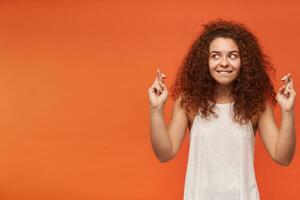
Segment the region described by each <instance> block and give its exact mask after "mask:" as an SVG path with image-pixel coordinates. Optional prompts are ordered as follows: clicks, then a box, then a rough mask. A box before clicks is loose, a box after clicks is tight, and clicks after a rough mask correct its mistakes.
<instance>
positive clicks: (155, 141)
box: [150, 108, 172, 162]
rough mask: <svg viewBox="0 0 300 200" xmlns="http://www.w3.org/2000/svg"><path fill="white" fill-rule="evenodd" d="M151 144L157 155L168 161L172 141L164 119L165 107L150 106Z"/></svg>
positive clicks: (160, 158) (162, 160)
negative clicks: (154, 107)
mask: <svg viewBox="0 0 300 200" xmlns="http://www.w3.org/2000/svg"><path fill="white" fill-rule="evenodd" d="M150 134H151V144H152V148H153V151H154V153H155V155H156V157H157V158H158V159H159V160H160V161H161V162H165V161H167V160H168V159H169V158H170V156H171V154H172V143H171V140H170V138H169V135H168V132H167V127H166V124H165V121H164V116H163V109H152V108H150Z"/></svg>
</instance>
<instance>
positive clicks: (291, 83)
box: [288, 77, 294, 88]
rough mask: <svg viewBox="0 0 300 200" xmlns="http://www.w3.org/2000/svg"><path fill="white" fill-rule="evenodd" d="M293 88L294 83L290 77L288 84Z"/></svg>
mask: <svg viewBox="0 0 300 200" xmlns="http://www.w3.org/2000/svg"><path fill="white" fill-rule="evenodd" d="M288 85H289V86H290V87H291V88H294V83H293V80H292V78H291V77H290V79H289V84H288Z"/></svg>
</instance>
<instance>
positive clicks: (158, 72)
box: [157, 69, 167, 82]
mask: <svg viewBox="0 0 300 200" xmlns="http://www.w3.org/2000/svg"><path fill="white" fill-rule="evenodd" d="M157 77H158V80H159V81H160V82H164V79H165V78H167V76H166V75H165V74H164V73H162V72H161V71H160V70H159V69H157Z"/></svg>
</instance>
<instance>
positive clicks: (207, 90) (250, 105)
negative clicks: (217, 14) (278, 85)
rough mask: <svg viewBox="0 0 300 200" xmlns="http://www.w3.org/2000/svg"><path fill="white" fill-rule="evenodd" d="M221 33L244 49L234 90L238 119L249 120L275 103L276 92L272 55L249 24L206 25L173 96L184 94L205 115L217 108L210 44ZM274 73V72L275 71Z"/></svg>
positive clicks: (184, 103) (223, 22)
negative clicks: (267, 54) (260, 42)
mask: <svg viewBox="0 0 300 200" xmlns="http://www.w3.org/2000/svg"><path fill="white" fill-rule="evenodd" d="M217 37H224V38H231V39H233V40H234V41H235V42H236V44H237V46H238V48H239V51H240V58H241V70H240V73H239V75H238V77H237V79H236V80H235V81H234V83H233V89H232V91H231V94H232V97H233V99H234V106H233V110H234V119H235V120H236V121H238V122H239V123H243V122H247V121H248V120H251V119H252V118H253V117H256V116H258V115H259V113H260V112H262V111H263V110H265V106H266V102H267V101H269V102H271V105H272V106H275V104H276V103H277V101H276V98H275V97H276V93H275V92H274V87H273V84H272V81H271V79H270V75H272V74H275V69H274V68H273V67H272V64H271V62H270V59H269V58H268V57H267V56H266V55H265V54H264V53H263V52H262V48H261V47H260V45H259V43H258V40H257V38H256V36H255V35H253V34H252V33H251V32H250V31H249V30H248V28H247V27H245V25H243V24H241V23H237V22H234V21H228V20H223V19H217V20H214V21H211V22H209V23H207V24H204V25H203V30H202V32H201V34H200V36H199V37H197V39H196V40H195V41H194V43H193V44H192V46H191V48H190V49H189V51H188V53H187V55H186V56H185V58H184V60H183V62H182V64H181V66H180V68H179V70H178V72H177V75H176V78H175V82H174V83H173V85H172V86H171V92H170V96H171V97H172V99H173V100H175V99H177V98H178V97H179V96H180V97H181V101H180V105H181V107H184V108H185V109H186V110H187V111H189V112H190V111H191V112H193V113H194V114H198V113H199V112H200V114H201V117H205V118H207V117H208V116H209V115H210V114H213V115H214V116H215V117H217V114H216V113H215V112H214V111H213V107H214V106H215V104H216V101H215V99H214V93H215V80H214V79H213V78H212V77H211V75H210V73H209V68H208V58H209V44H210V42H211V41H212V40H214V39H215V38H217ZM271 73H272V74H271Z"/></svg>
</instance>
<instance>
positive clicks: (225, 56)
mask: <svg viewBox="0 0 300 200" xmlns="http://www.w3.org/2000/svg"><path fill="white" fill-rule="evenodd" d="M274 71H275V70H274V68H273V67H272V65H271V63H270V62H269V60H268V58H267V56H266V55H265V54H264V53H263V52H262V49H261V47H260V45H259V43H258V41H257V39H256V37H255V36H254V35H253V34H252V33H251V32H250V31H249V30H248V29H247V27H245V26H244V25H243V24H240V23H236V22H233V21H225V20H216V21H212V22H209V23H207V24H205V25H203V31H202V32H201V34H200V36H199V37H198V38H197V39H196V40H195V42H194V43H193V45H192V46H191V48H190V50H189V52H188V54H187V55H186V57H185V59H184V61H183V63H182V65H181V67H180V69H179V71H178V73H177V76H176V80H175V82H174V84H173V86H172V88H171V91H172V92H171V96H172V98H173V99H174V100H175V103H174V106H173V112H172V118H171V121H170V123H169V124H168V126H167V125H166V124H165V122H164V117H163V107H164V104H165V102H166V100H167V98H168V90H167V87H166V85H165V84H164V82H163V80H164V78H166V76H165V75H164V74H163V73H161V72H160V71H159V70H158V72H157V73H158V74H157V77H156V79H155V81H154V83H153V85H152V86H151V87H150V88H149V90H148V96H149V101H150V113H151V117H150V132H151V144H152V148H153V151H154V153H155V155H156V157H157V158H158V159H159V161H161V162H166V161H169V160H171V159H172V158H174V156H175V155H176V153H177V152H178V150H179V148H180V146H181V144H182V141H183V138H184V134H185V132H186V128H187V127H189V130H190V135H189V136H190V148H189V157H188V166H187V171H186V177H185V188H184V199H185V200H196V199H197V200H199V199H200V200H202V199H203V200H214V199H216V200H217V199H222V200H248V199H251V200H258V199H260V195H259V190H258V187H257V181H256V177H255V171H254V165H253V157H254V155H253V154H254V143H255V133H256V132H257V130H258V131H259V133H260V134H261V138H262V141H263V143H264V145H265V147H266V150H267V151H268V153H269V155H270V156H271V158H272V159H273V160H274V161H275V162H276V163H278V164H279V165H282V166H287V165H289V163H290V162H291V161H292V159H293V156H294V152H295V146H296V137H295V127H294V103H295V96H296V92H295V90H294V86H293V81H292V79H291V75H290V74H287V75H286V76H285V77H284V78H283V79H282V80H283V81H284V84H283V85H282V86H281V87H280V89H279V90H278V92H277V94H276V93H275V92H274V88H273V85H272V82H271V79H270V75H271V74H270V73H271V72H274ZM277 103H278V104H279V106H280V108H281V116H282V121H281V126H280V128H278V127H277V126H276V124H275V120H274V114H273V107H274V106H275V105H276V104H277Z"/></svg>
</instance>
